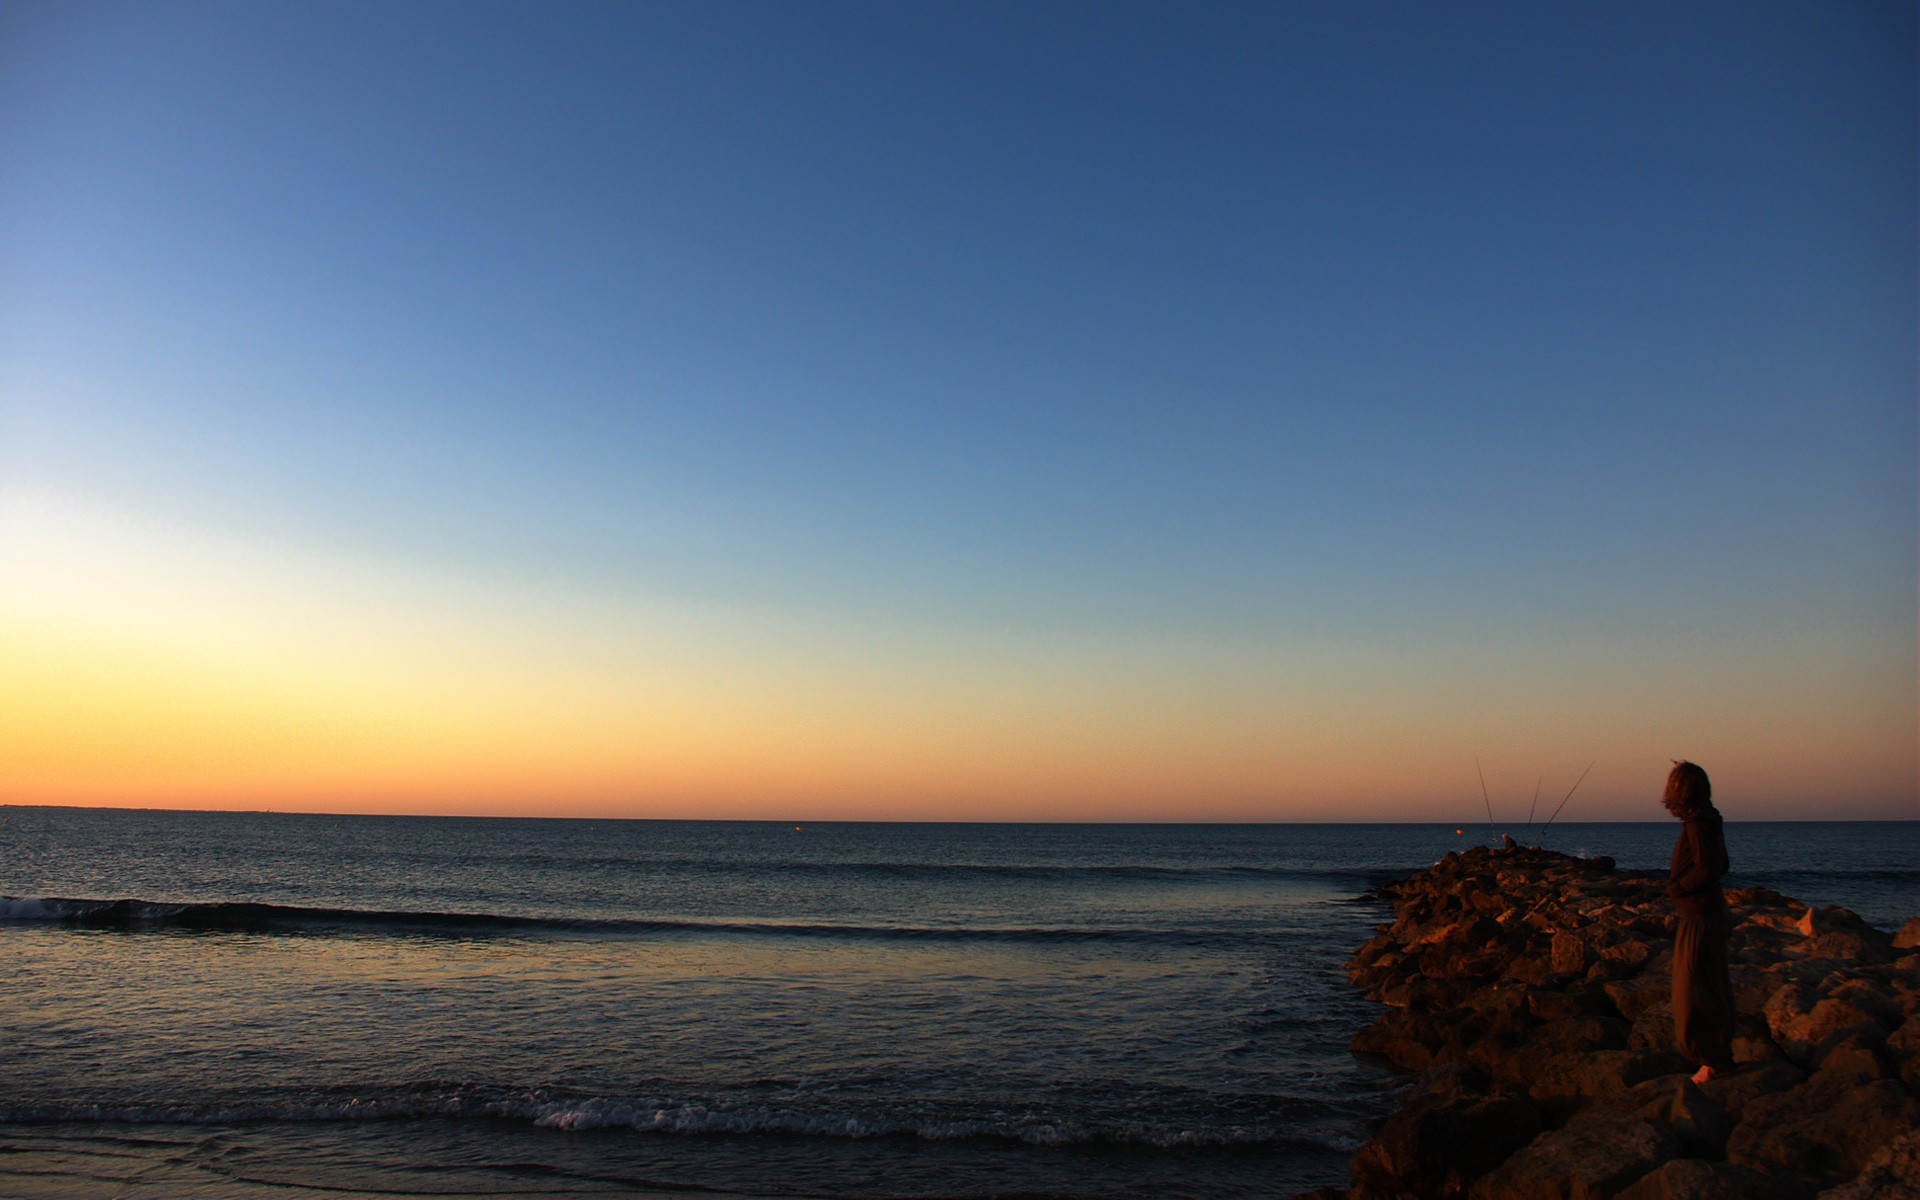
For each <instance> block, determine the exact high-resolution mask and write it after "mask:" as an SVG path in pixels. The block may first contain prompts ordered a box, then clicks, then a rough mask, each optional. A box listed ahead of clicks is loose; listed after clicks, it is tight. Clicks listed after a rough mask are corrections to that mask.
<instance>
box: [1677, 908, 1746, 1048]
mask: <svg viewBox="0 0 1920 1200" xmlns="http://www.w3.org/2000/svg"><path fill="white" fill-rule="evenodd" d="M1732 933H1733V920H1732V918H1731V917H1730V916H1728V914H1727V913H1725V912H1724V911H1723V912H1709V913H1701V914H1697V915H1695V914H1689V913H1682V914H1681V915H1680V919H1679V921H1678V923H1677V927H1676V928H1675V930H1674V941H1673V1043H1674V1047H1675V1048H1676V1049H1678V1050H1679V1051H1680V1053H1681V1054H1683V1055H1685V1056H1686V1057H1687V1058H1689V1059H1691V1060H1692V1061H1693V1062H1694V1063H1695V1064H1697V1065H1699V1066H1705V1067H1712V1068H1713V1069H1714V1070H1716V1071H1724V1070H1727V1069H1728V1068H1730V1067H1732V1066H1733V981H1732V980H1731V979H1729V978H1728V977H1727V939H1728V937H1730V936H1731V935H1732Z"/></svg>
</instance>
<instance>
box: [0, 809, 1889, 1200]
mask: <svg viewBox="0 0 1920 1200" xmlns="http://www.w3.org/2000/svg"><path fill="white" fill-rule="evenodd" d="M1675 831H1676V827H1675V826H1674V825H1672V824H1671V823H1665V824H1646V825H1635V824H1606V825H1602V824H1557V825H1554V826H1552V827H1550V828H1548V829H1547V830H1545V831H1544V833H1542V832H1540V831H1537V830H1533V831H1525V838H1524V840H1527V841H1532V842H1539V843H1541V844H1545V845H1547V846H1550V847H1552V848H1555V849H1560V850H1565V851H1568V852H1570V853H1577V854H1584V855H1609V856H1612V857H1613V858H1615V859H1616V860H1617V861H1618V862H1619V864H1620V865H1621V866H1623V867H1643V868H1649V869H1660V868H1663V867H1664V864H1665V862H1666V859H1667V856H1668V853H1669V849H1670V847H1671V845H1672V840H1673V836H1674V833H1675ZM1514 832H1516V833H1517V834H1519V833H1521V832H1522V831H1514ZM1488 837H1489V831H1488V829H1487V828H1486V827H1485V826H1481V827H1477V828H1471V827H1470V828H1461V827H1457V826H1453V825H1446V826H1441V825H1324V824H1322V825H994V824H951V825H946V824H853V823H801V824H783V823H753V822H698V821H696V822H682V821H644V820H635V821H614V820H605V821H602V820H542V819H481V818H451V817H385V816H319V815H299V814H286V813H209V812H168V811H138V810H106V809H74V808H27V807H5V808H0V894H3V895H4V897H5V898H4V899H0V1022H3V1023H4V1031H5V1036H4V1038H0V1196H8V1197H13V1196H30V1197H46V1198H48V1200H95V1198H107V1197H115V1198H124V1200H135V1198H142V1197H195V1198H203V1200H234V1198H239V1197H257V1198H267V1200H276V1198H292V1197H301V1198H304V1200H314V1198H317V1197H330V1196H338V1197H349V1196H351V1197H356V1198H358V1200H369V1198H374V1200H378V1198H380V1197H422V1196H487V1197H503V1196H528V1197H574V1196H582V1197H585V1196H593V1197H598V1196H644V1197H689V1198H691V1197H701V1198H705V1200H716V1198H718V1200H725V1198H727V1197H796V1198H798V1197H812V1198H825V1197H834V1198H847V1200H880V1198H883V1197H884V1198H909V1197H911V1198H932V1197H956V1198H958V1197H968V1198H980V1197H1019V1198H1030V1200H1046V1198H1056V1197H1059V1198H1064V1197H1112V1198H1145V1197H1156V1198H1159V1197H1208V1198H1210V1200H1231V1198H1234V1197H1284V1196H1290V1195H1293V1194H1295V1193H1297V1192H1301V1191H1306V1190H1309V1189H1312V1188H1316V1187H1322V1186H1335V1185H1341V1184H1344V1182H1345V1179H1346V1162H1347V1158H1348V1156H1349V1155H1350V1154H1351V1153H1352V1152H1353V1151H1354V1150H1355V1149H1356V1148H1357V1147H1358V1146H1359V1145H1360V1144H1361V1143H1362V1142H1363V1141H1364V1139H1365V1137H1366V1128H1367V1122H1368V1121H1369V1120H1370V1119H1374V1118H1377V1117H1379V1116H1380V1115H1382V1114H1383V1113H1384V1112H1386V1111H1387V1110H1388V1109H1389V1107H1390V1106H1391V1103H1392V1097H1393V1092H1394V1089H1395V1087H1396V1080H1395V1079H1394V1078H1393V1077H1392V1076H1390V1075H1389V1074H1387V1073H1385V1072H1384V1071H1382V1070H1380V1069H1378V1068H1376V1067H1374V1066H1371V1065H1368V1064H1365V1063H1362V1062H1358V1061H1356V1060H1355V1059H1354V1058H1353V1057H1352V1055H1351V1054H1350V1053H1349V1052H1348V1049H1347V1043H1348V1038H1349V1037H1350V1035H1351V1034H1352V1033H1353V1031H1354V1030H1355V1029H1357V1028H1359V1027H1360V1026H1361V1025H1363V1024H1365V1023H1367V1022H1368V1021H1369V1020H1371V1019H1372V1018H1373V1015H1374V1008H1373V1006H1372V1005H1371V1004H1370V1003H1369V1002H1367V1001H1366V1000H1365V999H1363V998H1362V997H1360V996H1358V995H1356V994H1355V993H1354V992H1353V991H1352V990H1351V989H1350V988H1349V987H1348V986H1347V984H1346V981H1345V976H1344V974H1343V970H1342V964H1343V963H1344V962H1345V961H1346V959H1347V958H1348V957H1349V956H1350V955H1351V954H1352V952H1353V951H1354V949H1355V948H1356V947H1358V946H1359V945H1360V943H1362V942H1363V941H1364V940H1366V938H1367V937H1369V936H1370V935H1371V934H1372V932H1373V929H1374V926H1375V925H1376V924H1377V923H1379V922H1381V921H1383V920H1386V919H1388V918H1389V917H1390V912H1389V911H1388V909H1387V908H1386V906H1385V905H1384V904H1383V903H1382V902H1381V901H1379V900H1378V899H1377V898H1375V896H1374V889H1376V888H1377V887H1379V886H1380V885H1381V884H1382V883H1384V882H1386V881H1389V880H1391V879H1394V878H1398V877H1400V876H1402V875H1404V874H1406V873H1408V872H1410V871H1413V870H1416V869H1419V868H1421V867H1425V866H1427V865H1430V864H1431V863H1433V862H1435V861H1436V860H1438V859H1439V858H1441V857H1442V856H1443V855H1445V854H1447V853H1448V852H1449V851H1452V850H1457V849H1462V848H1465V847H1468V846H1472V845H1478V844H1483V843H1485V842H1486V841H1487V840H1488ZM1727 841H1728V844H1729V848H1730V851H1731V854H1732V857H1733V862H1734V873H1733V876H1732V878H1731V879H1730V880H1729V882H1730V883H1733V884H1736V885H1742V886H1753V885H1757V886H1764V887H1771V888H1774V889H1776V890H1779V891H1781V892H1785V893H1787V894H1789V895H1791V896H1794V897H1797V898H1799V899H1802V900H1805V901H1807V902H1809V903H1812V904H1818V905H1826V904H1840V905H1844V906H1846V907H1848V908H1851V909H1853V910H1854V911H1856V912H1858V913H1860V914H1861V915H1862V916H1864V917H1866V918H1867V919H1868V920H1869V921H1871V922H1873V923H1874V924H1876V925H1879V926H1882V927H1885V928H1895V927H1898V926H1899V925H1900V924H1901V923H1903V922H1904V921H1906V920H1907V919H1908V918H1909V917H1911V916H1913V915H1914V914H1915V913H1916V912H1920V823H1915V822H1902V823H1888V824H1854V823H1805V824H1740V823H1732V824H1730V825H1729V826H1728V830H1727Z"/></svg>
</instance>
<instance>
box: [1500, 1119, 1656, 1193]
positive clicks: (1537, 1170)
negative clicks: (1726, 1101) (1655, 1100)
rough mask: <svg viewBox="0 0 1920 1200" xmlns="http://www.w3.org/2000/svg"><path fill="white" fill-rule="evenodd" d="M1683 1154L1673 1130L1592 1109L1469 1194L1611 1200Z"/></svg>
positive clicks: (1535, 1144) (1531, 1145)
mask: <svg viewBox="0 0 1920 1200" xmlns="http://www.w3.org/2000/svg"><path fill="white" fill-rule="evenodd" d="M1679 1154H1680V1142H1679V1139H1677V1138H1676V1137H1674V1135H1673V1132H1672V1131H1671V1130H1669V1129H1666V1128H1664V1127H1663V1126H1660V1125H1657V1124H1655V1123H1654V1122H1652V1121H1648V1120H1646V1119H1644V1118H1642V1117H1639V1116H1635V1115H1634V1114H1632V1113H1620V1112H1606V1111H1600V1110H1591V1109H1590V1110H1588V1111H1587V1112H1584V1113H1581V1114H1580V1115H1579V1116H1578V1117H1576V1118H1574V1119H1573V1120H1572V1121H1569V1122H1568V1123H1567V1124H1566V1126H1565V1127H1563V1128H1561V1129H1556V1130H1554V1131H1553V1132H1551V1133H1543V1134H1541V1135H1540V1136H1539V1137H1537V1138H1535V1139H1533V1141H1532V1142H1530V1143H1528V1144H1527V1146H1526V1147H1525V1148H1524V1149H1522V1150H1520V1151H1519V1152H1518V1153H1516V1154H1514V1155H1513V1156H1512V1157H1511V1158H1509V1159H1507V1161H1506V1162H1504V1163H1501V1164H1500V1166H1499V1167H1497V1168H1496V1169H1494V1170H1493V1171H1491V1172H1489V1173H1488V1174H1487V1175H1484V1176H1482V1177H1481V1178H1480V1180H1479V1181H1478V1182H1477V1183H1475V1184H1474V1185H1473V1187H1472V1189H1471V1191H1470V1193H1469V1195H1471V1196H1472V1198H1473V1200H1611V1197H1613V1196H1616V1195H1618V1194H1619V1193H1620V1192H1621V1191H1622V1190H1624V1189H1625V1188H1626V1187H1627V1185H1629V1184H1631V1183H1633V1182H1634V1181H1635V1180H1637V1179H1639V1178H1640V1177H1641V1176H1643V1175H1645V1174H1646V1173H1647V1172H1648V1171H1651V1170H1653V1169H1654V1168H1655V1167H1657V1166H1659V1165H1660V1164H1661V1163H1663V1162H1666V1161H1667V1160H1668V1159H1671V1158H1677V1157H1678V1156H1679Z"/></svg>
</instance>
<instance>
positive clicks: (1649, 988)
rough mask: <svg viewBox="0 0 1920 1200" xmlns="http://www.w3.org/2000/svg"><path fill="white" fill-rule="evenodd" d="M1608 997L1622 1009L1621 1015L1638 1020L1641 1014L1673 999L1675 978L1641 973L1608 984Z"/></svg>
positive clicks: (1615, 1005) (1630, 1019)
mask: <svg viewBox="0 0 1920 1200" xmlns="http://www.w3.org/2000/svg"><path fill="white" fill-rule="evenodd" d="M1606 993H1607V999H1609V1000H1611V1001H1613V1006H1614V1007H1615V1008H1616V1009H1618V1010H1620V1015H1621V1016H1622V1017H1625V1018H1626V1019H1627V1020H1629V1021H1637V1020H1639V1019H1640V1014H1641V1013H1644V1012H1646V1011H1647V1010H1648V1009H1650V1008H1653V1007H1654V1006H1656V1005H1661V1004H1669V1003H1671V1002H1672V1000H1673V980H1672V978H1671V977H1670V976H1651V975H1641V976H1639V977H1638V978H1635V979H1629V980H1623V981H1622V982H1619V983H1609V984H1607V985H1606Z"/></svg>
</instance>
